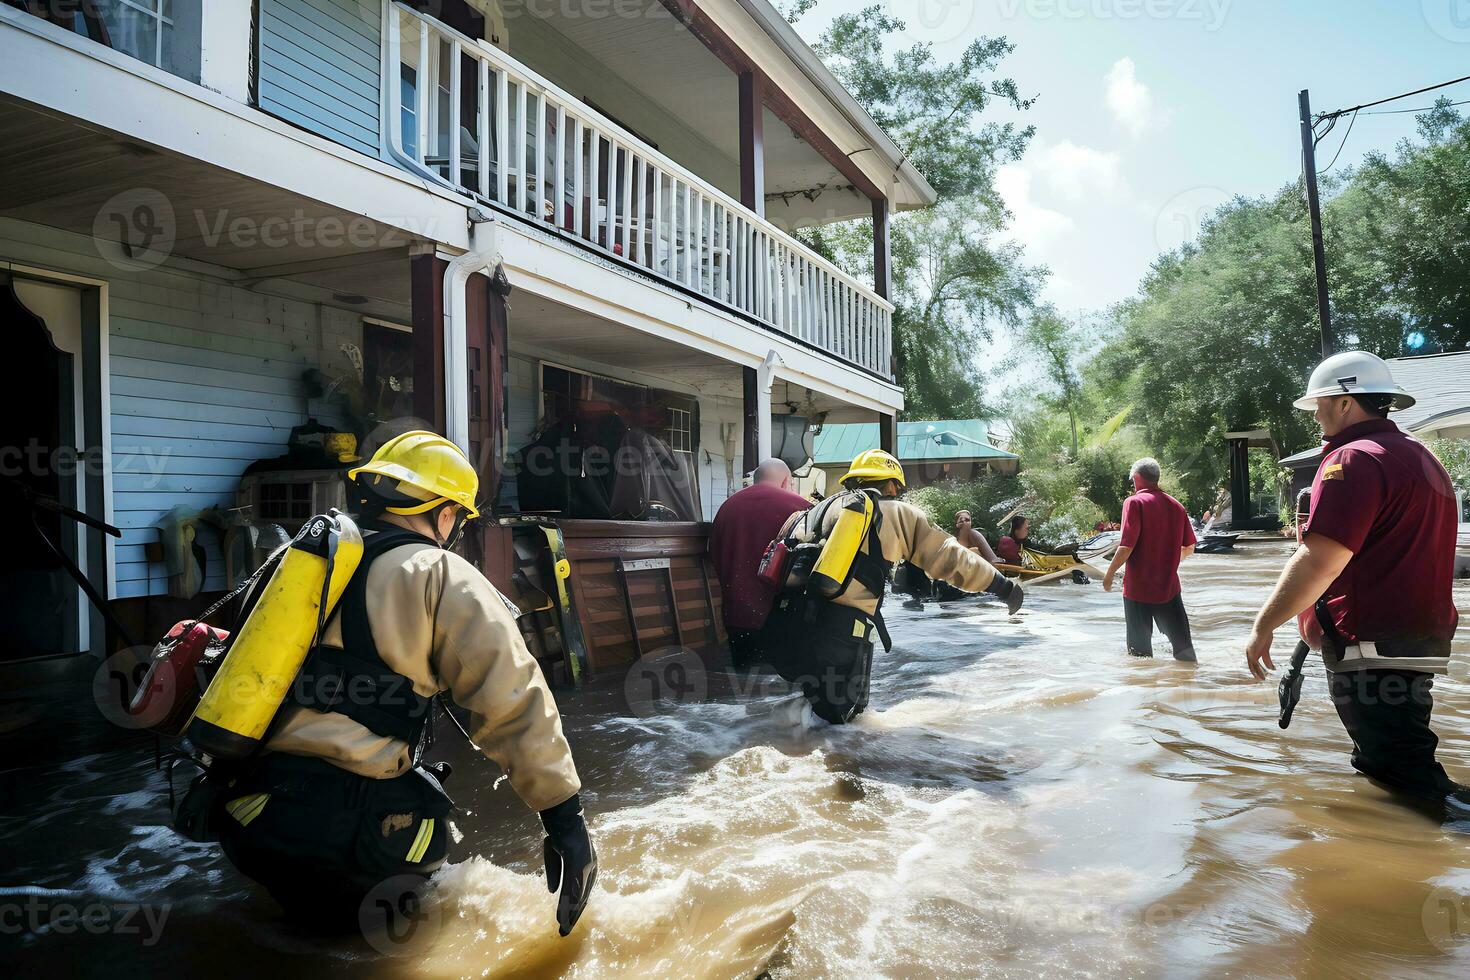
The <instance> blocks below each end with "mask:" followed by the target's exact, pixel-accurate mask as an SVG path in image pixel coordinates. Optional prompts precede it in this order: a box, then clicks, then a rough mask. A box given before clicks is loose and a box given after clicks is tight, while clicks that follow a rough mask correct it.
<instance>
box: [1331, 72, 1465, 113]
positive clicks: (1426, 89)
mask: <svg viewBox="0 0 1470 980" xmlns="http://www.w3.org/2000/svg"><path fill="white" fill-rule="evenodd" d="M1461 82H1470V75H1466V76H1465V77H1464V78H1456V79H1454V80H1452V81H1448V82H1440V83H1439V84H1438V85H1428V86H1425V87H1424V88H1420V89H1415V90H1414V91H1412V92H1405V93H1404V94H1403V95H1394V96H1390V97H1389V98H1386V99H1379V100H1378V101H1377V102H1364V103H1363V104H1362V105H1355V106H1352V107H1351V108H1348V109H1338V110H1337V111H1336V112H1324V113H1323V114H1322V115H1320V116H1318V117H1317V121H1318V122H1321V121H1323V120H1325V119H1336V118H1337V117H1338V116H1345V115H1347V114H1348V113H1350V112H1357V111H1358V110H1360V109H1371V108H1373V107H1374V106H1379V105H1383V104H1384V103H1386V102H1397V101H1398V100H1399V99H1407V98H1409V96H1411V95H1423V94H1424V93H1425V92H1433V91H1434V90H1435V89H1440V88H1448V87H1449V86H1451V85H1458V84H1460V83H1461Z"/></svg>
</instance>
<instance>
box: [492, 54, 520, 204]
mask: <svg viewBox="0 0 1470 980" xmlns="http://www.w3.org/2000/svg"><path fill="white" fill-rule="evenodd" d="M513 160H515V157H514V156H512V155H511V152H510V79H509V78H508V77H507V75H506V73H505V72H504V71H497V72H496V73H495V200H497V201H499V202H500V203H501V204H505V205H509V204H510V190H509V184H508V182H509V180H510V165H511V162H512V161H513Z"/></svg>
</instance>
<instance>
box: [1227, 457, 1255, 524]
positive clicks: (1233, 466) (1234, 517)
mask: <svg viewBox="0 0 1470 980" xmlns="http://www.w3.org/2000/svg"><path fill="white" fill-rule="evenodd" d="M1229 446H1230V507H1231V516H1230V524H1231V527H1232V528H1237V527H1240V526H1242V525H1243V524H1245V523H1246V522H1247V521H1249V520H1250V518H1251V469H1250V465H1251V464H1250V440H1249V439H1230V440H1229Z"/></svg>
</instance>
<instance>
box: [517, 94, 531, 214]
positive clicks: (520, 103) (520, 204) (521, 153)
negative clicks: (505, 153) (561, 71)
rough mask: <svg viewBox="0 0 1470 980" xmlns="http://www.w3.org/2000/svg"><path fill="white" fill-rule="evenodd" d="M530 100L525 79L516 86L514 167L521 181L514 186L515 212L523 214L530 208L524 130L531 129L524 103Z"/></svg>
mask: <svg viewBox="0 0 1470 980" xmlns="http://www.w3.org/2000/svg"><path fill="white" fill-rule="evenodd" d="M529 100H530V93H529V92H527V91H526V82H525V79H522V80H521V81H520V83H519V84H517V85H516V166H517V167H519V168H520V171H521V179H520V181H519V183H518V184H517V185H516V205H515V206H516V210H517V211H521V212H524V211H526V210H528V209H529V208H530V207H531V188H530V186H529V184H530V180H531V148H530V147H529V146H527V145H526V130H528V129H530V128H531V123H530V121H529V120H527V119H526V103H527V102H528V101H529Z"/></svg>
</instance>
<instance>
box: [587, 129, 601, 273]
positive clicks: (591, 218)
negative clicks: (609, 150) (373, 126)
mask: <svg viewBox="0 0 1470 980" xmlns="http://www.w3.org/2000/svg"><path fill="white" fill-rule="evenodd" d="M587 137H588V138H587V145H588V150H587V195H588V196H587V200H588V201H589V202H591V203H590V210H591V212H592V213H591V214H590V215H588V227H587V231H588V235H587V240H588V241H589V242H591V243H592V244H594V245H601V244H602V242H601V237H602V235H601V231H600V229H601V226H602V179H601V173H600V171H601V167H602V146H601V143H602V134H601V133H600V132H598V130H597V127H595V126H590V125H589V126H588V127H587Z"/></svg>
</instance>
